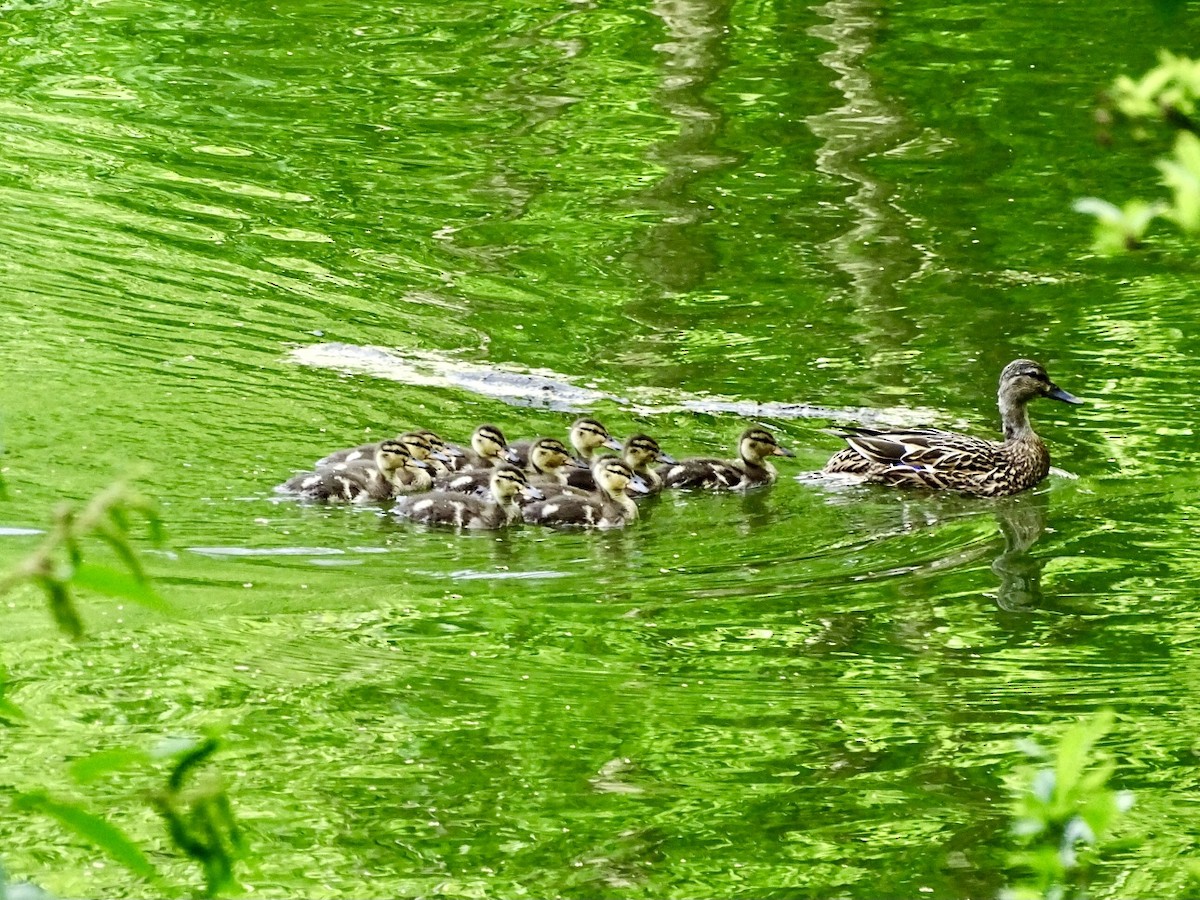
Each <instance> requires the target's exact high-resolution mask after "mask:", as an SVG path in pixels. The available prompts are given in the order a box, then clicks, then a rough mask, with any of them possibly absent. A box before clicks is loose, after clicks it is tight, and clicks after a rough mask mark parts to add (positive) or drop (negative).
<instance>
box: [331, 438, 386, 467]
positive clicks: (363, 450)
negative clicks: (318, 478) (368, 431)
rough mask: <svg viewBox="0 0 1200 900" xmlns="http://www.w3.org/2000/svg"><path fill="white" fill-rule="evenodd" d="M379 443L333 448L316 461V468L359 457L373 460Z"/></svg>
mask: <svg viewBox="0 0 1200 900" xmlns="http://www.w3.org/2000/svg"><path fill="white" fill-rule="evenodd" d="M378 449H379V443H378V442H376V443H374V444H359V445H358V446H357V447H347V448H346V449H345V450H334V451H333V452H332V453H330V454H329V455H328V456H322V457H321V458H320V459H318V460H317V462H316V468H318V469H319V468H321V467H322V466H332V465H336V464H337V463H345V462H354V461H356V460H359V459H365V460H373V459H374V458H375V451H376V450H378Z"/></svg>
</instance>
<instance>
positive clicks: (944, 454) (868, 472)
mask: <svg viewBox="0 0 1200 900" xmlns="http://www.w3.org/2000/svg"><path fill="white" fill-rule="evenodd" d="M996 393H997V402H998V405H999V407H1000V420H1001V423H1002V425H1003V428H1004V440H1003V441H989V440H985V439H983V438H977V437H972V436H971V435H966V434H958V433H956V432H953V431H940V430H938V429H936V428H919V429H913V430H911V431H876V430H875V429H873V428H852V429H849V430H847V431H845V432H842V434H841V436H842V437H844V438H845V439H846V441H847V442H848V443H849V444H850V446H849V447H847V448H845V449H843V450H839V451H838V452H837V453H835V454H834V455H833V457H832V458H831V459H830V460H829V462H828V463H826V465H825V471H826V472H847V473H850V474H853V475H860V476H862V478H863V480H864V481H873V482H878V483H880V484H890V485H906V486H910V487H923V488H930V489H932V490H936V491H955V492H957V493H960V494H968V495H970V496H973V497H1003V496H1007V495H1009V494H1015V493H1018V492H1019V491H1023V490H1025V489H1026V488H1030V487H1033V486H1034V485H1035V484H1037V483H1038V482H1039V481H1041V480H1042V479H1043V478H1045V477H1046V475H1047V474H1048V473H1049V472H1050V452H1049V451H1048V450H1047V449H1046V445H1045V444H1043V443H1042V439H1041V438H1039V437H1038V436H1037V434H1036V433H1035V432H1034V430H1033V426H1032V425H1030V424H1029V413H1028V410H1027V407H1028V405H1029V402H1030V401H1031V400H1034V399H1036V398H1038V397H1049V398H1050V399H1051V400H1058V401H1060V402H1062V403H1072V404H1074V403H1082V402H1083V401H1082V400H1080V399H1079V398H1078V397H1075V396H1072V395H1071V394H1068V393H1067V392H1066V391H1064V390H1063V389H1062V388H1060V387H1059V386H1058V385H1056V384H1054V382H1052V381H1051V380H1050V376H1049V375H1047V374H1046V370H1045V369H1044V368H1043V367H1042V366H1041V365H1040V364H1038V363H1036V362H1034V361H1033V360H1031V359H1015V360H1013V361H1012V362H1010V363H1009V364H1008V365H1007V366H1005V367H1004V370H1003V371H1002V372H1001V373H1000V386H999V388H998V390H997V392H996Z"/></svg>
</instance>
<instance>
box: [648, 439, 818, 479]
mask: <svg viewBox="0 0 1200 900" xmlns="http://www.w3.org/2000/svg"><path fill="white" fill-rule="evenodd" d="M768 456H795V454H794V453H792V451H791V450H785V449H784V448H783V447H780V446H779V444H778V443H776V441H775V437H774V436H773V435H772V434H771V432H769V431H767V430H766V429H764V428H747V429H746V430H745V431H744V432H742V436H741V437H740V438H738V458H737V459H731V460H721V459H704V458H696V459H685V460H683V461H681V462H677V463H674V464H670V463H668V464H667V465H664V466H659V467H658V475H659V477H660V478H662V480H663V487H668V488H705V489H709V490H717V491H744V490H747V489H749V488H754V487H759V486H762V485H767V484H771V483H772V482H773V481H774V480H775V476H776V475H777V474H778V473H777V472H776V471H775V467H774V466H773V465H771V464H770V463H769V462H768V461H767V457H768Z"/></svg>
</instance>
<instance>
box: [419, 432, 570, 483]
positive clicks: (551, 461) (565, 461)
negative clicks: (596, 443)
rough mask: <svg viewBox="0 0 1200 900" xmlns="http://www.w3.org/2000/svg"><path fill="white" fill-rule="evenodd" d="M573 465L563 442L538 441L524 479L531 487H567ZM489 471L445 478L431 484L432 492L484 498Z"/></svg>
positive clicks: (531, 450) (556, 440)
mask: <svg viewBox="0 0 1200 900" xmlns="http://www.w3.org/2000/svg"><path fill="white" fill-rule="evenodd" d="M574 465H575V460H574V458H573V457H572V456H571V453H570V451H568V450H567V448H566V447H565V446H564V445H563V442H562V441H560V440H559V439H558V438H538V439H537V440H536V441H534V443H533V446H532V447H531V448H530V450H529V464H528V465H527V466H525V476H526V478H528V479H529V483H530V484H532V485H533V486H534V487H538V488H543V489H545V488H557V487H561V486H562V485H564V484H565V483H566V481H565V477H564V470H565V468H566V467H568V466H574ZM490 471H491V470H490V469H473V470H471V471H467V472H458V473H456V474H450V475H446V476H444V477H442V478H439V479H437V481H435V482H434V485H433V486H434V490H439V491H451V492H452V493H456V494H473V495H475V496H477V497H487V496H489V491H490V487H489V485H490V478H489V474H490Z"/></svg>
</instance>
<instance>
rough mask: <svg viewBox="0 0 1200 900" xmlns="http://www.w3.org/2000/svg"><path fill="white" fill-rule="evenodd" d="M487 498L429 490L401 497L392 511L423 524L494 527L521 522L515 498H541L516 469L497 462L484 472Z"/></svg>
mask: <svg viewBox="0 0 1200 900" xmlns="http://www.w3.org/2000/svg"><path fill="white" fill-rule="evenodd" d="M488 482H489V490H490V494H491V497H490V499H486V500H485V499H483V498H482V497H475V496H470V495H467V494H458V493H451V492H449V491H433V492H431V493H428V494H424V495H422V496H420V497H404V498H403V499H401V500H400V501H399V502H397V504H396V506H395V508H394V510H393V511H394V512H395V514H396V515H397V516H399V517H400V518H403V519H408V520H410V521H413V522H419V523H421V524H423V525H451V526H453V527H455V528H471V529H495V528H503V527H505V526H507V525H515V524H517V523H518V522H520V521H521V508H520V507H519V506H518V505H517V498H518V497H520V496H525V497H528V498H530V499H537V498H539V497H541V492H540V491H538V489H537V488H535V487H533V486H532V485H530V484H529V481H528V480H527V479H526V478H525V473H524V472H522V471H521V470H520V469H518V468H516V467H514V466H509V465H501V466H498V467H497V468H495V469H492V470H490V472H489V473H488Z"/></svg>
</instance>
